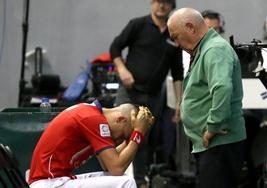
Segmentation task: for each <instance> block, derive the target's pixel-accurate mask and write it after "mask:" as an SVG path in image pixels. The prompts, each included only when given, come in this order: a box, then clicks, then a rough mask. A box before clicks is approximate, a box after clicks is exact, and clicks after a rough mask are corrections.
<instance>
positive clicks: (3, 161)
mask: <svg viewBox="0 0 267 188" xmlns="http://www.w3.org/2000/svg"><path fill="white" fill-rule="evenodd" d="M0 185H2V186H3V187H4V188H10V187H11V186H12V187H13V188H29V185H28V184H27V182H26V181H25V179H24V178H23V176H22V174H21V173H20V171H19V168H18V162H17V160H16V158H15V156H14V155H13V153H12V151H11V149H10V148H9V147H8V146H5V145H3V144H0ZM0 187H1V186H0Z"/></svg>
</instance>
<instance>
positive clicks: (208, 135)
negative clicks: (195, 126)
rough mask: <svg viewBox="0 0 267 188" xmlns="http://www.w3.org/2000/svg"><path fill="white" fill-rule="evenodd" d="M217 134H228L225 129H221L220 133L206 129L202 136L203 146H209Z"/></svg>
mask: <svg viewBox="0 0 267 188" xmlns="http://www.w3.org/2000/svg"><path fill="white" fill-rule="evenodd" d="M216 134H227V132H226V131H225V130H221V131H220V132H219V133H212V132H209V131H205V133H204V134H203V137H202V142H203V146H204V147H205V148H207V147H208V146H209V142H210V140H211V139H212V138H213V137H214V136H215V135H216Z"/></svg>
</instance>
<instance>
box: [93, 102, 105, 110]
mask: <svg viewBox="0 0 267 188" xmlns="http://www.w3.org/2000/svg"><path fill="white" fill-rule="evenodd" d="M93 104H94V105H95V106H96V107H97V108H98V110H99V111H100V112H101V113H103V110H102V105H101V104H100V102H99V101H98V100H94V101H93Z"/></svg>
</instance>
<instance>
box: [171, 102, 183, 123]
mask: <svg viewBox="0 0 267 188" xmlns="http://www.w3.org/2000/svg"><path fill="white" fill-rule="evenodd" d="M180 119H181V117H180V104H177V105H176V109H175V114H174V116H173V117H172V122H173V123H179V121H180Z"/></svg>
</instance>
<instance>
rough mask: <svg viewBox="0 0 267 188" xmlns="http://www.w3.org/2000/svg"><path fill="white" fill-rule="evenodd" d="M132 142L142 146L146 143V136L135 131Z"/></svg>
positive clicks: (131, 138)
mask: <svg viewBox="0 0 267 188" xmlns="http://www.w3.org/2000/svg"><path fill="white" fill-rule="evenodd" d="M130 140H132V141H134V142H135V143H137V144H138V145H140V144H142V143H143V142H144V136H143V134H142V133H141V132H139V131H136V130H134V131H133V132H132V134H131V137H130Z"/></svg>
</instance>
